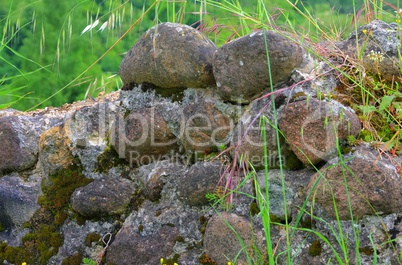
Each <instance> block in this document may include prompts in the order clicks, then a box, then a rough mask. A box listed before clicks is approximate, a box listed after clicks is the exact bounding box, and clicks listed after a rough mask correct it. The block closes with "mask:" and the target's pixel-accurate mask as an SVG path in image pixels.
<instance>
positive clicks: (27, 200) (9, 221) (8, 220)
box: [0, 174, 41, 231]
mask: <svg viewBox="0 0 402 265" xmlns="http://www.w3.org/2000/svg"><path fill="white" fill-rule="evenodd" d="M40 180H41V179H40V178H39V176H38V175H32V176H30V177H29V179H27V180H23V179H21V178H20V176H19V175H16V174H12V175H7V176H4V177H2V178H0V225H1V227H2V228H3V229H4V230H8V229H11V228H13V227H15V226H22V225H23V223H24V222H27V221H29V220H30V219H31V218H32V216H33V214H34V212H35V211H36V210H37V209H39V205H38V203H37V200H38V197H39V196H40V195H41V189H40ZM10 231H11V230H10Z"/></svg>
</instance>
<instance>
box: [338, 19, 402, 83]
mask: <svg viewBox="0 0 402 265" xmlns="http://www.w3.org/2000/svg"><path fill="white" fill-rule="evenodd" d="M399 34H400V32H399V26H398V24H396V23H389V24H388V23H386V22H384V21H381V20H373V21H372V22H370V23H368V24H366V25H363V26H361V27H359V28H358V29H357V30H356V31H353V32H352V33H351V34H350V36H349V38H348V39H347V40H346V41H344V42H341V43H339V44H338V46H339V49H340V50H342V51H343V52H345V53H346V54H347V55H348V56H351V58H353V59H355V60H358V61H359V63H361V65H362V66H363V68H364V69H365V71H367V72H369V73H371V74H373V75H376V76H379V77H380V80H384V81H387V82H395V81H396V82H400V81H401V70H400V69H401V68H400V54H401V52H402V50H401V40H400V35H399ZM357 45H358V46H357ZM360 58H361V59H360Z"/></svg>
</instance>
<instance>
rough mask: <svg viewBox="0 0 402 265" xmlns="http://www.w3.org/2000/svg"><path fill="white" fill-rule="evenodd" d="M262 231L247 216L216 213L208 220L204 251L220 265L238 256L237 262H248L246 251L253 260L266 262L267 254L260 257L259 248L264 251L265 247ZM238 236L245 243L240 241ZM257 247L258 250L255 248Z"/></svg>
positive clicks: (261, 251)
mask: <svg viewBox="0 0 402 265" xmlns="http://www.w3.org/2000/svg"><path fill="white" fill-rule="evenodd" d="M229 225H230V226H231V227H229ZM234 231H236V233H235V232H234ZM260 232H261V230H259V229H257V228H256V227H253V226H252V223H251V222H250V220H249V219H247V218H245V217H242V216H238V215H235V214H232V213H227V212H221V213H218V214H215V215H214V216H212V218H211V219H210V220H209V221H208V225H207V228H206V231H205V235H204V252H205V253H206V254H207V255H208V256H209V257H210V258H211V259H212V260H213V261H214V262H216V263H217V264H219V265H224V264H227V263H228V261H233V260H235V258H236V257H238V259H237V262H236V264H247V258H246V254H245V252H247V253H248V255H249V257H251V259H252V260H254V261H256V262H258V263H259V262H261V264H265V263H264V259H265V256H264V255H263V256H262V257H258V255H259V254H258V250H259V252H260V253H264V249H265V248H264V241H263V236H262V234H261V233H260ZM238 237H240V238H241V240H242V241H243V242H242V243H243V244H241V243H240V242H239V239H238ZM255 247H257V248H258V250H256V249H254V248H255ZM239 254H240V255H239ZM237 255H239V256H237ZM259 258H261V259H259Z"/></svg>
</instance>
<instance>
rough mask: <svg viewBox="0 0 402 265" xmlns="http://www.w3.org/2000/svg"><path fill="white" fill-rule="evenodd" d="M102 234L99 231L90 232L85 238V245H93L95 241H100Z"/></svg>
mask: <svg viewBox="0 0 402 265" xmlns="http://www.w3.org/2000/svg"><path fill="white" fill-rule="evenodd" d="M100 238H101V236H100V235H99V234H97V233H89V234H88V235H87V237H86V238H85V245H86V246H87V247H91V246H92V243H93V242H98V241H99V239H100Z"/></svg>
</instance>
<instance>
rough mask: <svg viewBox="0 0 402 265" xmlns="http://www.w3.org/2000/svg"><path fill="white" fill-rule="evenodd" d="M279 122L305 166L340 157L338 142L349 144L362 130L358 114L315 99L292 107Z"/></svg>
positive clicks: (286, 108) (336, 103) (332, 102)
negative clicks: (349, 140)
mask: <svg viewBox="0 0 402 265" xmlns="http://www.w3.org/2000/svg"><path fill="white" fill-rule="evenodd" d="M279 119H280V120H279V129H280V130H281V131H282V132H283V134H284V136H285V137H286V139H287V140H288V141H289V144H290V147H291V148H292V150H293V151H294V152H295V154H296V156H297V157H298V158H299V159H300V160H301V161H302V162H303V164H305V165H311V164H317V163H319V162H321V161H323V160H328V159H329V158H330V157H331V156H333V155H335V154H336V151H337V138H338V139H339V141H345V140H346V139H347V138H348V136H350V135H353V136H356V135H357V134H358V133H359V132H360V129H361V124H360V120H359V118H358V117H357V115H356V114H355V112H354V111H353V110H352V109H350V108H348V107H345V106H343V105H342V104H340V103H338V102H336V101H334V100H331V101H320V100H318V99H315V98H311V99H309V100H302V101H297V102H292V103H289V104H288V105H287V106H286V107H284V108H283V109H282V110H281V112H280V114H279Z"/></svg>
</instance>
